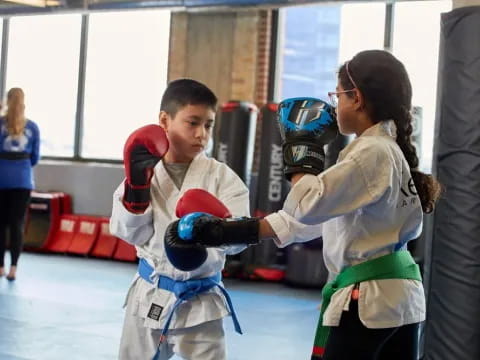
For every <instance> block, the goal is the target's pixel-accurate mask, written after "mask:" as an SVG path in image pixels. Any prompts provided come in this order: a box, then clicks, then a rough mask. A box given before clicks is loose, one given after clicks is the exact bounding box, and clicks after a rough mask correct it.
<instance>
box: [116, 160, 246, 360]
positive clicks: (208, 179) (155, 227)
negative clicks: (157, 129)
mask: <svg viewBox="0 0 480 360" xmlns="http://www.w3.org/2000/svg"><path fill="white" fill-rule="evenodd" d="M123 188H124V185H123V183H122V184H120V186H119V187H118V189H117V190H116V191H115V193H114V195H113V209H112V216H111V219H110V231H111V233H112V234H113V235H115V236H117V237H119V238H121V239H123V240H125V241H127V242H129V243H131V244H134V245H136V248H137V255H138V257H140V258H144V259H146V260H147V261H148V263H149V264H150V265H151V266H153V267H154V269H155V273H154V274H152V275H153V280H155V275H163V276H168V277H170V278H172V279H174V280H182V281H183V280H188V279H200V278H206V277H210V276H212V275H214V274H216V273H218V272H220V271H221V270H222V269H223V266H224V264H225V256H226V255H227V254H235V253H238V252H240V251H242V250H243V249H244V248H245V246H231V247H225V248H209V249H208V258H207V260H206V262H205V263H204V264H203V265H202V266H200V267H199V268H198V269H196V270H194V271H190V272H185V271H180V270H177V269H176V268H174V267H173V266H172V265H171V264H170V262H169V260H168V259H167V257H166V255H165V250H164V242H163V239H164V234H165V230H166V228H167V226H168V225H169V224H170V223H171V222H172V221H174V220H176V219H177V218H176V216H175V208H176V206H177V201H178V200H179V199H180V198H181V197H182V195H183V193H184V192H185V191H187V190H189V189H192V188H199V189H204V190H207V191H208V192H210V193H211V194H213V195H214V196H216V197H217V198H218V199H219V200H220V201H221V202H223V203H224V204H225V206H226V207H227V208H228V209H229V210H230V212H231V213H232V215H233V216H234V217H238V216H249V198H248V189H247V187H246V186H245V184H244V183H243V182H242V181H241V179H240V178H239V177H238V176H237V175H236V174H235V173H234V172H233V171H232V170H231V169H230V168H228V167H227V166H226V165H225V164H223V163H220V162H218V161H216V160H215V159H211V158H207V157H206V156H205V155H204V154H203V153H202V154H200V155H198V156H197V157H196V158H195V159H194V160H193V161H192V163H191V164H190V166H189V168H188V170H187V173H186V175H185V179H184V181H183V184H182V187H181V189H180V190H179V189H177V187H176V186H175V185H174V183H173V181H172V180H171V178H170V176H169V175H168V173H167V171H166V170H165V167H164V165H163V162H160V163H159V164H158V165H157V166H156V167H155V175H154V177H153V179H152V185H151V198H152V200H151V205H150V206H149V208H148V209H147V210H146V211H145V213H143V214H140V215H136V214H132V213H130V212H128V211H127V210H126V209H125V207H124V206H123V204H122V196H123ZM154 282H155V281H154ZM175 301H176V297H175V295H174V294H173V293H172V292H169V291H166V290H163V289H159V288H157V287H156V286H155V285H152V284H150V283H149V282H147V281H145V280H143V279H142V278H140V277H139V275H138V274H136V276H135V278H134V281H133V283H132V285H131V287H130V289H129V291H128V294H127V298H126V306H127V309H126V314H125V323H124V328H123V334H122V340H121V344H120V357H119V358H120V359H121V360H127V359H129V360H134V359H135V360H136V359H138V360H150V359H152V357H153V356H154V354H155V352H156V348H157V345H158V342H159V338H160V333H161V331H160V330H159V329H162V328H163V325H164V323H165V320H166V317H167V315H168V314H169V311H170V309H171V308H172V306H173V304H174V303H175ZM152 304H154V305H156V306H157V307H156V309H157V310H158V309H159V308H158V307H162V308H163V310H162V311H161V314H160V317H159V319H158V320H155V319H154V318H150V317H148V314H149V311H150V309H151V308H152ZM228 314H229V311H228V308H227V306H226V303H225V300H224V297H223V295H222V294H221V292H220V290H219V289H218V288H216V287H215V288H213V289H211V290H209V291H208V292H205V293H202V294H199V295H198V296H197V297H195V298H193V299H191V300H189V301H188V302H185V303H183V304H182V305H180V306H179V308H177V310H176V311H175V315H174V316H173V319H172V322H171V323H170V327H169V328H170V330H169V332H168V335H167V344H166V345H162V351H161V359H168V358H170V356H172V354H173V353H172V351H176V352H177V353H179V354H180V355H181V356H182V357H184V358H185V359H202V360H208V359H212V360H221V359H225V340H224V332H223V325H222V318H223V317H225V316H227V315H228ZM199 354H201V355H199Z"/></svg>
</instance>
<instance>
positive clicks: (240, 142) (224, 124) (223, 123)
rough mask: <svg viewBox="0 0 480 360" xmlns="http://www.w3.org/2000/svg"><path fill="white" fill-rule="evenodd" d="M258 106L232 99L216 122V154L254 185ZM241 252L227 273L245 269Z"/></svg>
mask: <svg viewBox="0 0 480 360" xmlns="http://www.w3.org/2000/svg"><path fill="white" fill-rule="evenodd" d="M257 113H258V110H257V107H256V106H255V105H254V104H252V103H249V102H246V101H235V100H232V101H229V102H227V103H225V104H223V105H222V106H221V107H220V111H219V117H218V122H217V123H216V125H215V137H214V148H213V157H214V158H216V159H217V160H218V161H221V162H224V163H226V164H227V165H228V166H229V167H230V168H231V169H232V170H233V171H235V173H236V174H237V175H238V176H239V177H240V178H241V179H242V180H243V181H244V182H245V184H246V185H247V186H248V187H250V179H251V176H250V175H251V174H250V173H251V169H252V162H253V152H254V143H255V129H256V123H257ZM242 267H243V266H242V263H241V260H240V255H233V256H228V257H227V261H226V264H225V267H224V271H223V275H224V276H225V277H236V276H238V275H239V274H240V272H241V270H242Z"/></svg>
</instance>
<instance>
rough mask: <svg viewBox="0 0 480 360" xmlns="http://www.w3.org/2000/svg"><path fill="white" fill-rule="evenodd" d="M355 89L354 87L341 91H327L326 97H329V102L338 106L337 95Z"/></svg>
mask: <svg viewBox="0 0 480 360" xmlns="http://www.w3.org/2000/svg"><path fill="white" fill-rule="evenodd" d="M352 91H355V89H350V90H343V91H329V92H328V98H329V99H330V104H331V105H332V106H333V107H334V108H336V107H337V106H338V95H340V94H346V93H349V92H352Z"/></svg>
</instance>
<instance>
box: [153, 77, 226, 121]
mask: <svg viewBox="0 0 480 360" xmlns="http://www.w3.org/2000/svg"><path fill="white" fill-rule="evenodd" d="M217 101H218V100H217V97H216V96H215V94H214V93H213V91H212V90H210V89H209V88H208V87H207V86H206V85H204V84H202V83H201V82H198V81H196V80H192V79H178V80H174V81H172V82H170V83H169V84H168V86H167V89H166V90H165V92H164V93H163V96H162V102H161V104H160V110H163V111H165V112H167V113H168V114H170V116H172V117H174V116H175V115H176V113H177V111H178V110H180V109H181V108H183V107H184V106H187V105H206V106H209V107H211V108H212V109H213V110H215V109H216V107H217Z"/></svg>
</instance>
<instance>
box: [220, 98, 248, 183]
mask: <svg viewBox="0 0 480 360" xmlns="http://www.w3.org/2000/svg"><path fill="white" fill-rule="evenodd" d="M219 114H220V116H219V121H218V123H217V125H216V127H215V140H214V144H215V145H214V151H213V157H214V158H216V159H217V160H218V161H221V162H224V163H226V164H227V165H228V166H229V167H230V168H232V170H233V171H235V172H236V173H237V175H238V176H240V178H241V179H242V180H243V181H244V182H245V183H246V184H247V185H248V184H249V179H250V171H251V166H252V161H253V150H254V149H253V145H254V142H255V127H256V122H257V107H256V106H255V105H254V104H252V103H249V102H246V101H229V102H227V103H225V104H223V105H222V106H221V107H220V111H219Z"/></svg>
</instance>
